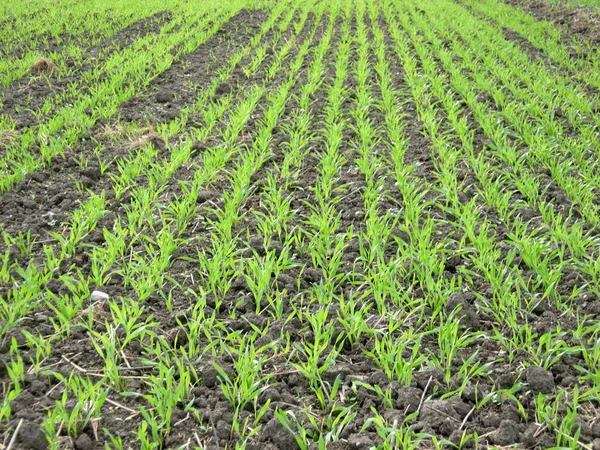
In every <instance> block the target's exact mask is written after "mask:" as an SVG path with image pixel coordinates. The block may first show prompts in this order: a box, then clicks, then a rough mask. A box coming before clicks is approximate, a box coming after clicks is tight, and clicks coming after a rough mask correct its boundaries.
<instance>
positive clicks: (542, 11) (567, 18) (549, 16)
mask: <svg viewBox="0 0 600 450" xmlns="http://www.w3.org/2000/svg"><path fill="white" fill-rule="evenodd" d="M505 1H506V3H508V4H511V5H515V6H518V7H519V8H521V9H523V10H524V11H527V12H528V13H530V14H532V15H533V16H535V17H536V18H538V19H540V20H547V21H548V22H550V23H553V24H556V25H559V26H560V27H562V28H563V29H565V30H566V31H567V32H568V33H572V34H573V36H577V37H580V38H584V39H587V40H589V41H590V42H592V43H593V44H595V45H599V44H600V10H598V8H575V9H573V8H568V7H567V6H566V5H557V4H551V3H550V2H547V1H544V0H505Z"/></svg>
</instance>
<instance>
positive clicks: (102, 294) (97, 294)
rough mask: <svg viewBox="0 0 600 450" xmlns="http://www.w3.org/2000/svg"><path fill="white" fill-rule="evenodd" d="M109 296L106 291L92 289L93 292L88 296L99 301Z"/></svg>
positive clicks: (94, 300)
mask: <svg viewBox="0 0 600 450" xmlns="http://www.w3.org/2000/svg"><path fill="white" fill-rule="evenodd" d="M109 298H110V296H109V295H108V294H107V293H105V292H102V291H94V292H92V295H91V297H90V299H91V300H92V301H93V302H100V301H103V300H108V299H109Z"/></svg>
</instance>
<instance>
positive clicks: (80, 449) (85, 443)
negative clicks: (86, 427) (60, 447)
mask: <svg viewBox="0 0 600 450" xmlns="http://www.w3.org/2000/svg"><path fill="white" fill-rule="evenodd" d="M75 448H76V449H77V450H91V449H93V448H94V443H93V442H92V438H90V437H89V436H88V435H87V434H85V433H84V434H82V435H81V436H79V437H78V438H77V440H76V441H75Z"/></svg>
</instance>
